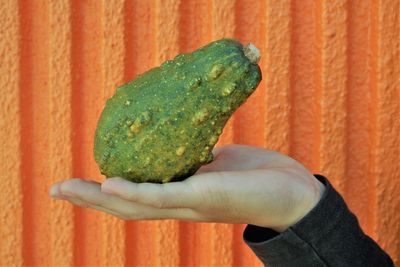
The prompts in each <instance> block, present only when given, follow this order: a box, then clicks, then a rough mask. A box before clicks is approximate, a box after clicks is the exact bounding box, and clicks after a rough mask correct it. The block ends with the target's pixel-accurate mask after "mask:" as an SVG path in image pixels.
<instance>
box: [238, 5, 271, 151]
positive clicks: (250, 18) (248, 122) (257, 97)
mask: <svg viewBox="0 0 400 267" xmlns="http://www.w3.org/2000/svg"><path fill="white" fill-rule="evenodd" d="M260 5H261V2H260V1H251V2H249V1H245V0H237V1H236V9H235V11H236V21H235V24H236V29H235V35H236V36H237V37H238V38H239V40H240V41H241V42H242V43H243V44H244V45H246V44H248V43H250V42H251V43H253V44H254V45H255V46H256V47H261V46H262V44H263V40H261V39H260V38H259V37H260V35H259V32H260V23H259V21H260V19H261V17H262V16H264V14H260ZM264 92H265V86H264V82H262V84H261V85H260V86H258V88H257V90H256V91H255V92H254V93H253V94H252V95H251V96H250V97H249V98H248V99H247V101H246V102H245V103H244V104H243V105H242V106H241V107H240V108H239V109H238V110H237V112H236V113H235V122H234V127H235V133H237V134H236V137H235V142H236V143H240V144H247V145H255V146H263V145H264V134H263V133H264V124H263V123H254V122H255V121H257V122H262V121H263V120H264V113H265V112H264V110H265V103H264V101H263V99H264Z"/></svg>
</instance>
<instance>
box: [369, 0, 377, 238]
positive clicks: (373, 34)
mask: <svg viewBox="0 0 400 267" xmlns="http://www.w3.org/2000/svg"><path fill="white" fill-rule="evenodd" d="M369 16H370V27H369V34H368V35H369V46H370V47H369V58H368V63H369V66H370V69H369V90H370V94H371V106H370V114H369V116H370V118H371V123H370V128H369V131H370V142H371V154H370V165H369V168H370V169H369V177H368V178H369V179H368V183H369V188H368V189H369V190H368V218H369V222H370V225H369V226H370V227H371V231H370V234H371V236H372V237H376V228H375V226H376V192H375V185H376V174H375V169H376V166H375V164H376V161H375V153H376V152H375V151H376V149H377V139H378V138H377V135H378V129H377V119H376V116H377V105H376V102H377V101H378V97H377V91H378V88H377V86H378V82H377V78H378V74H377V72H378V70H377V68H378V66H377V65H378V64H377V58H378V0H371V2H370V6H369Z"/></svg>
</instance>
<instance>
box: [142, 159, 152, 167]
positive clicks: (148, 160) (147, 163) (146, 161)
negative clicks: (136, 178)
mask: <svg viewBox="0 0 400 267" xmlns="http://www.w3.org/2000/svg"><path fill="white" fill-rule="evenodd" d="M150 162H151V158H150V157H146V158H145V159H144V160H143V164H144V166H148V165H149V164H150Z"/></svg>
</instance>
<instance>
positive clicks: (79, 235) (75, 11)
mask: <svg viewBox="0 0 400 267" xmlns="http://www.w3.org/2000/svg"><path fill="white" fill-rule="evenodd" d="M70 8H71V17H70V18H71V102H72V109H71V139H72V140H71V146H72V176H74V177H79V176H82V177H83V173H84V172H83V166H82V164H81V162H82V158H83V157H82V155H81V146H82V142H81V140H82V138H83V131H84V128H85V127H81V115H82V112H83V99H82V98H83V95H82V94H83V93H82V91H83V90H82V85H83V79H82V78H81V74H82V73H83V62H82V61H83V59H82V53H83V49H82V46H83V45H81V44H82V41H83V38H84V37H83V30H82V27H83V16H82V8H81V2H80V1H79V0H75V1H71V2H70ZM73 212H74V214H73V220H74V244H73V246H74V247H73V255H74V262H73V265H83V264H84V258H85V251H84V250H83V249H81V248H80V246H78V244H79V243H85V241H84V238H85V228H84V224H85V223H84V222H83V219H84V217H83V214H82V210H81V209H80V208H78V207H73Z"/></svg>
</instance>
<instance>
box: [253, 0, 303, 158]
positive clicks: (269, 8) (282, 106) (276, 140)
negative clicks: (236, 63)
mask: <svg viewBox="0 0 400 267" xmlns="http://www.w3.org/2000/svg"><path fill="white" fill-rule="evenodd" d="M265 12H266V19H265V20H266V21H265V28H264V29H263V31H264V32H265V34H264V35H265V36H264V38H265V48H264V51H265V56H264V59H263V58H261V62H260V63H261V67H262V71H263V80H265V86H266V89H265V90H266V92H265V98H264V99H265V101H264V102H265V124H264V127H265V130H264V131H265V133H264V139H265V141H264V142H265V146H266V148H268V149H272V150H277V151H280V152H282V153H285V154H287V153H289V151H290V129H291V127H292V126H291V124H293V122H292V117H291V116H290V114H291V113H290V112H291V101H292V100H293V98H292V97H291V92H290V91H291V84H292V83H295V82H296V81H292V80H291V68H292V66H291V53H292V52H291V48H292V45H291V41H292V37H291V34H292V30H291V27H292V19H291V13H292V4H291V0H284V1H280V2H279V5H277V4H275V3H274V1H273V0H269V1H267V2H266V7H265ZM276 116H278V117H276Z"/></svg>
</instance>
